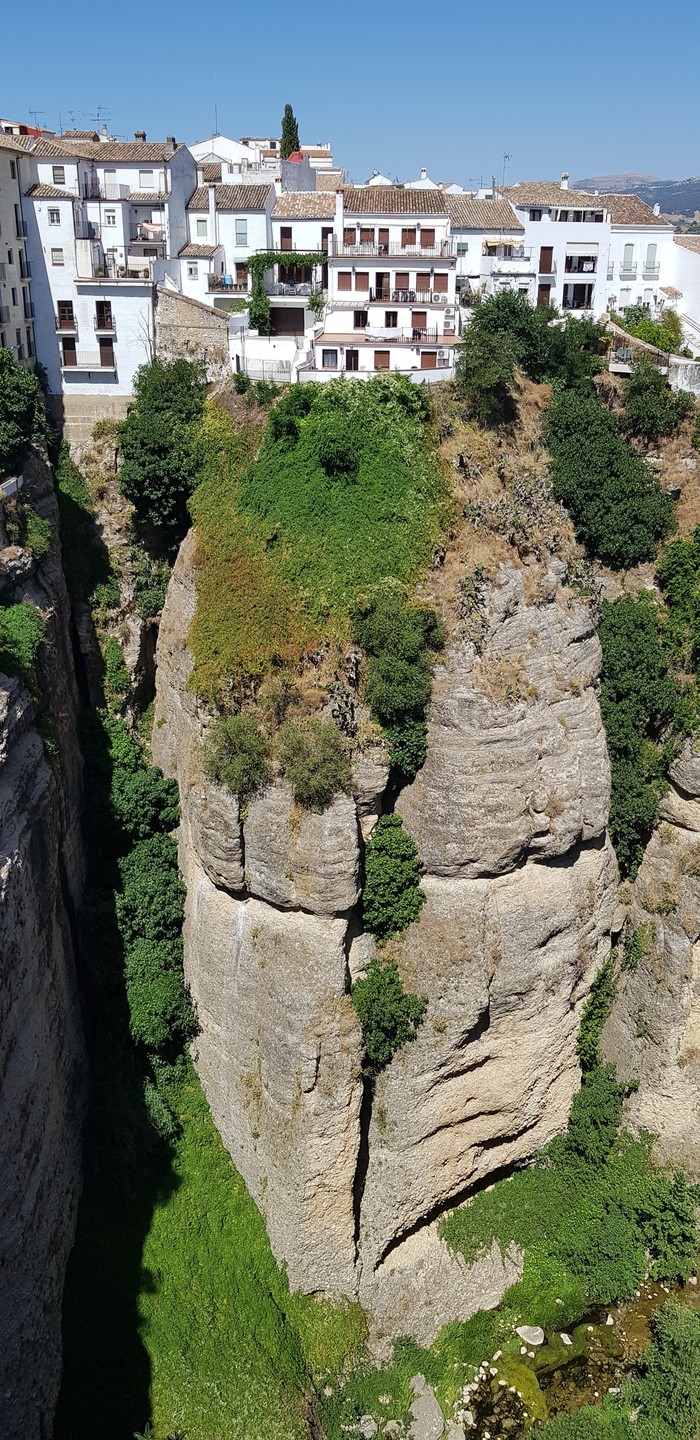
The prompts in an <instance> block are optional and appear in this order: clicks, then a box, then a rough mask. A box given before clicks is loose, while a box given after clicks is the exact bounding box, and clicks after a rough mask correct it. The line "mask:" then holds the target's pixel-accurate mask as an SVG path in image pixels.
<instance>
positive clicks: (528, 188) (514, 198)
mask: <svg viewBox="0 0 700 1440" xmlns="http://www.w3.org/2000/svg"><path fill="white" fill-rule="evenodd" d="M503 198H504V199H505V200H510V203H511V205H520V206H525V205H533V206H535V207H536V208H538V209H539V208H540V206H541V207H542V208H545V209H546V208H547V207H549V208H551V209H555V210H574V209H578V210H604V209H606V205H605V198H606V197H605V196H604V195H589V194H587V193H586V192H585V191H584V190H562V188H561V185H560V184H559V183H558V181H556V180H527V181H523V182H522V183H521V184H519V185H507V186H506V188H505V189H504V191H503Z"/></svg>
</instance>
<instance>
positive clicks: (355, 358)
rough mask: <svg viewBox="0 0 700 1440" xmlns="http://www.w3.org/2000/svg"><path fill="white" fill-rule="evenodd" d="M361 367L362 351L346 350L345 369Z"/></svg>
mask: <svg viewBox="0 0 700 1440" xmlns="http://www.w3.org/2000/svg"><path fill="white" fill-rule="evenodd" d="M359 368H360V352H359V350H346V351H345V369H346V370H359Z"/></svg>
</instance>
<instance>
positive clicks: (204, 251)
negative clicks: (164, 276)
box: [177, 240, 222, 260]
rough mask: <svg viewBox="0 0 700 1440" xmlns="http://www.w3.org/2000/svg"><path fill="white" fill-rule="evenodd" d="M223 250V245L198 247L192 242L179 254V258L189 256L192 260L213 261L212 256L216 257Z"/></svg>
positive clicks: (179, 251) (184, 246)
mask: <svg viewBox="0 0 700 1440" xmlns="http://www.w3.org/2000/svg"><path fill="white" fill-rule="evenodd" d="M221 248H222V247H221V245H197V244H195V242H194V241H193V240H190V242H189V244H187V245H183V247H182V249H181V250H178V252H177V253H178V258H180V257H182V256H187V257H188V258H189V259H190V260H211V257H212V255H215V254H216V252H217V250H221Z"/></svg>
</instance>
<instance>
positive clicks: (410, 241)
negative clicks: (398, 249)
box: [401, 227, 416, 249]
mask: <svg viewBox="0 0 700 1440" xmlns="http://www.w3.org/2000/svg"><path fill="white" fill-rule="evenodd" d="M415 243H416V231H415V227H414V228H413V229H410V227H409V228H408V229H404V230H402V231H401V244H402V245H403V246H404V249H405V247H406V246H407V245H415Z"/></svg>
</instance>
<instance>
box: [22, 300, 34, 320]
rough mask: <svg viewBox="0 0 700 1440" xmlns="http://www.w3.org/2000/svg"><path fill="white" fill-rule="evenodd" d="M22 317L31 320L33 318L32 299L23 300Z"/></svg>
mask: <svg viewBox="0 0 700 1440" xmlns="http://www.w3.org/2000/svg"><path fill="white" fill-rule="evenodd" d="M24 318H25V320H33V319H34V301H33V300H25V302H24Z"/></svg>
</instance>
